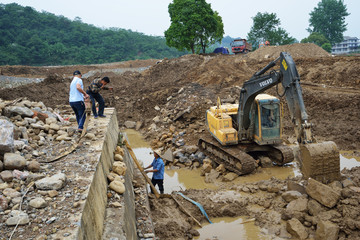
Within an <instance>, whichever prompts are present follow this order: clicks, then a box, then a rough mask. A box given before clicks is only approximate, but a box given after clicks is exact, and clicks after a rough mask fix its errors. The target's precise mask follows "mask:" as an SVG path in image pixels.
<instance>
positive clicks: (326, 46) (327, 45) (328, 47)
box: [321, 43, 332, 53]
mask: <svg viewBox="0 0 360 240" xmlns="http://www.w3.org/2000/svg"><path fill="white" fill-rule="evenodd" d="M321 47H322V48H323V49H324V50H325V51H327V52H328V53H331V48H332V47H331V44H330V43H324V44H323V45H321Z"/></svg>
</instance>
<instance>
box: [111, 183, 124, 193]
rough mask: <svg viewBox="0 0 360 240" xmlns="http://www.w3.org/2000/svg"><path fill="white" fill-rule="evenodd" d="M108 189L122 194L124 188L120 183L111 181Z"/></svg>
mask: <svg viewBox="0 0 360 240" xmlns="http://www.w3.org/2000/svg"><path fill="white" fill-rule="evenodd" d="M109 188H110V189H112V190H114V191H115V192H117V193H120V194H123V193H124V192H125V186H124V184H123V183H122V182H121V181H116V180H114V181H112V182H111V183H110V184H109Z"/></svg>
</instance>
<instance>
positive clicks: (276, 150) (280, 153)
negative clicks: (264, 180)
mask: <svg viewBox="0 0 360 240" xmlns="http://www.w3.org/2000/svg"><path fill="white" fill-rule="evenodd" d="M271 148H272V149H271V150H270V151H269V152H268V155H269V156H270V158H271V159H272V160H273V161H274V162H275V163H276V164H277V165H284V164H286V163H290V162H292V161H294V152H293V150H292V148H290V147H288V146H287V145H284V144H277V145H271ZM274 154H276V155H277V157H275V156H274Z"/></svg>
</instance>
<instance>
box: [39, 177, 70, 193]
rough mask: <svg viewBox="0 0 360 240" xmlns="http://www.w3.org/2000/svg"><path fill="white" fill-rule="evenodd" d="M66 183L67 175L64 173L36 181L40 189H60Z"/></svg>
mask: <svg viewBox="0 0 360 240" xmlns="http://www.w3.org/2000/svg"><path fill="white" fill-rule="evenodd" d="M65 183H66V175H65V174H64V173H58V174H55V175H53V176H51V177H45V178H43V179H40V180H38V181H36V182H35V185H36V187H37V188H38V189H40V190H59V189H61V188H62V187H64V185H65Z"/></svg>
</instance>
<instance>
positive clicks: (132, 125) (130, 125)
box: [124, 121, 136, 129]
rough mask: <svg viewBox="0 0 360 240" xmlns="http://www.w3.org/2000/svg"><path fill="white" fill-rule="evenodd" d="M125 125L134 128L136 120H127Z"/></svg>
mask: <svg viewBox="0 0 360 240" xmlns="http://www.w3.org/2000/svg"><path fill="white" fill-rule="evenodd" d="M124 125H125V127H126V128H131V129H133V128H135V127H136V122H134V121H125V122H124Z"/></svg>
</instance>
